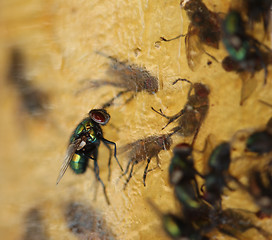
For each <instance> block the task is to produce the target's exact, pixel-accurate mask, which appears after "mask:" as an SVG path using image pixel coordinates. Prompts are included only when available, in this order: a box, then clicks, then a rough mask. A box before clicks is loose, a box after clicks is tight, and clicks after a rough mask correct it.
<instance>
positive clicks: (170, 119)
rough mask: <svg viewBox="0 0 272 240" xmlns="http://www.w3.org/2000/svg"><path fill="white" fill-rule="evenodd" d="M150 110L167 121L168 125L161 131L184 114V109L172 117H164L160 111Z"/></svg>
mask: <svg viewBox="0 0 272 240" xmlns="http://www.w3.org/2000/svg"><path fill="white" fill-rule="evenodd" d="M151 109H152V110H153V111H154V112H156V113H158V114H160V115H161V116H162V117H164V118H166V119H168V120H169V121H168V123H167V124H166V125H165V126H164V127H163V128H162V130H163V129H165V128H166V127H167V126H168V125H169V124H170V123H171V122H174V121H175V120H176V119H178V118H179V117H180V116H181V115H182V114H183V113H184V109H182V110H181V111H180V112H178V113H177V114H175V115H174V116H166V115H165V114H164V113H163V112H162V110H161V109H159V111H157V110H155V109H154V108H153V107H151Z"/></svg>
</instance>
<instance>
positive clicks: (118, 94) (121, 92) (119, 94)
mask: <svg viewBox="0 0 272 240" xmlns="http://www.w3.org/2000/svg"><path fill="white" fill-rule="evenodd" d="M127 92H129V91H128V90H125V91H120V92H119V93H117V95H116V96H114V97H113V98H112V99H111V100H109V101H108V102H106V103H104V104H103V105H102V108H104V109H105V108H107V107H110V106H111V105H112V104H113V102H114V100H115V99H116V98H119V97H120V96H122V95H123V94H125V93H127Z"/></svg>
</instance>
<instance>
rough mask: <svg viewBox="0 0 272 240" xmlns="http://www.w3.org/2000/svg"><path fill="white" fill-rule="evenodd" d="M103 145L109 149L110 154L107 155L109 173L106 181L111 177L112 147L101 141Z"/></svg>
mask: <svg viewBox="0 0 272 240" xmlns="http://www.w3.org/2000/svg"><path fill="white" fill-rule="evenodd" d="M103 143H104V145H105V146H106V147H107V149H109V152H110V156H109V161H108V169H109V173H108V181H110V178H111V167H110V166H111V156H112V149H111V148H110V146H109V145H108V144H107V143H105V142H104V141H103Z"/></svg>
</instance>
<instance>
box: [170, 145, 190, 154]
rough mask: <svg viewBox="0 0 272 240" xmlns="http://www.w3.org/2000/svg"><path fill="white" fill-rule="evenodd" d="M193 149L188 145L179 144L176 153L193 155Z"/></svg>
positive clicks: (175, 148)
mask: <svg viewBox="0 0 272 240" xmlns="http://www.w3.org/2000/svg"><path fill="white" fill-rule="evenodd" d="M191 152H192V147H191V146H190V145H189V144H187V143H179V144H178V145H176V146H175V147H174V153H187V154H191Z"/></svg>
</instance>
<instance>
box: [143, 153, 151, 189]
mask: <svg viewBox="0 0 272 240" xmlns="http://www.w3.org/2000/svg"><path fill="white" fill-rule="evenodd" d="M150 161H151V158H148V159H147V164H146V167H145V170H144V175H143V183H144V186H146V185H145V179H146V174H147V170H148V165H149V163H150Z"/></svg>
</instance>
